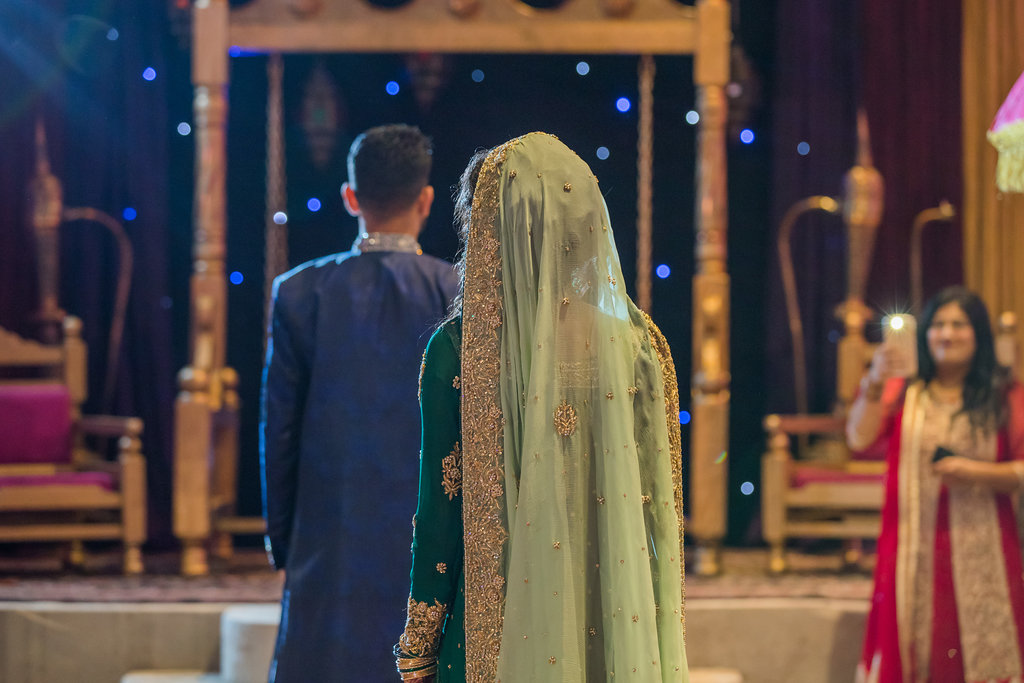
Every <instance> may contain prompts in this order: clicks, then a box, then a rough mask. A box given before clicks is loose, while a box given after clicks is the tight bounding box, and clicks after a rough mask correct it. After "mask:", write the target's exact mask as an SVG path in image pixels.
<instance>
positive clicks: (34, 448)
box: [0, 384, 71, 464]
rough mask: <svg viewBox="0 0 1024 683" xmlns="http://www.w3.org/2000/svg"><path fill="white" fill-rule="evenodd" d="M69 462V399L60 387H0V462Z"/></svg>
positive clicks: (50, 385)
mask: <svg viewBox="0 0 1024 683" xmlns="http://www.w3.org/2000/svg"><path fill="white" fill-rule="evenodd" d="M70 460H71V397H70V395H69V394H68V390H67V387H65V386H64V385H61V384H13V385H11V384H8V385H0V463H3V464H10V463H67V462H69V461H70Z"/></svg>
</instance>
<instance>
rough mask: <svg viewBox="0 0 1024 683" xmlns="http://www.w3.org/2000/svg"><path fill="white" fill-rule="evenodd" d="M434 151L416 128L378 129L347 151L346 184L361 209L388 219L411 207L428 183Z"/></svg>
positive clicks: (379, 127)
mask: <svg viewBox="0 0 1024 683" xmlns="http://www.w3.org/2000/svg"><path fill="white" fill-rule="evenodd" d="M432 155H433V149H432V147H431V144H430V139H429V138H428V137H427V136H426V135H424V134H423V133H421V132H420V129H419V128H416V127H415V126H407V125H404V124H393V125H389V126H377V127H376V128H371V129H369V130H368V131H366V132H365V133H362V134H361V135H360V136H359V137H357V138H356V139H355V140H354V141H353V142H352V146H351V147H350V148H349V151H348V182H349V185H351V187H352V189H353V190H354V191H355V193H356V199H357V200H359V204H360V206H361V207H362V208H363V209H364V210H365V211H367V212H369V213H371V214H374V215H376V216H381V217H387V216H389V215H391V214H395V213H397V212H399V211H403V210H405V209H408V208H409V207H410V206H412V204H413V202H415V201H416V198H417V197H418V196H419V194H420V191H421V190H422V189H423V188H424V186H426V185H427V183H428V182H429V180H430V164H431V161H432Z"/></svg>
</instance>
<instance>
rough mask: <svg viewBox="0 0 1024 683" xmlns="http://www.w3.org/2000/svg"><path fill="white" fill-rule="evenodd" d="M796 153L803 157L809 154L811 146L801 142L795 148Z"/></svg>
mask: <svg viewBox="0 0 1024 683" xmlns="http://www.w3.org/2000/svg"><path fill="white" fill-rule="evenodd" d="M796 153H797V154H799V155H800V156H802V157H805V156H807V155H808V154H810V153H811V146H810V145H809V144H807V143H806V142H801V143H800V144H798V145H797V146H796Z"/></svg>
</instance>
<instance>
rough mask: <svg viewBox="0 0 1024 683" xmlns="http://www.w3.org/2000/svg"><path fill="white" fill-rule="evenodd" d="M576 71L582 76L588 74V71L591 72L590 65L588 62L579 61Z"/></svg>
mask: <svg viewBox="0 0 1024 683" xmlns="http://www.w3.org/2000/svg"><path fill="white" fill-rule="evenodd" d="M576 73H578V74H579V75H580V76H586V75H587V74H588V73H590V65H589V64H587V63H586V62H577V63H576Z"/></svg>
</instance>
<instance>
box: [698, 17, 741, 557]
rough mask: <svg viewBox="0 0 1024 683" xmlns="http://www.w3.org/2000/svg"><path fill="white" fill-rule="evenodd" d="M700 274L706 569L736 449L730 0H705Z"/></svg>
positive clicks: (701, 553) (701, 518)
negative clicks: (728, 136) (732, 429)
mask: <svg viewBox="0 0 1024 683" xmlns="http://www.w3.org/2000/svg"><path fill="white" fill-rule="evenodd" d="M697 13H698V29H697V35H698V38H697V40H698V43H700V44H701V45H700V47H699V48H698V50H697V52H696V55H697V56H696V61H695V63H694V82H695V83H696V85H697V112H698V113H699V114H700V128H699V130H698V133H697V154H698V156H699V159H700V165H699V169H698V171H697V203H696V229H697V235H696V260H697V264H696V274H695V275H694V278H693V378H692V387H691V391H692V397H693V400H692V408H693V421H692V425H693V427H692V432H691V434H692V436H691V439H690V526H689V533H690V535H692V536H693V537H694V538H695V539H696V540H697V544H698V546H697V564H696V571H697V573H698V574H704V575H708V574H716V573H718V571H719V570H720V569H721V561H720V560H721V557H720V556H721V542H722V538H723V537H724V536H725V525H726V483H727V481H728V466H727V465H726V462H725V459H726V455H727V454H728V449H729V380H730V377H729V274H728V271H727V270H726V229H727V215H726V161H725V127H726V114H727V108H728V107H727V103H726V99H725V85H726V82H727V81H728V79H729V42H730V35H731V34H730V28H729V3H728V2H726V1H725V0H701V2H699V3H698V4H697Z"/></svg>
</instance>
